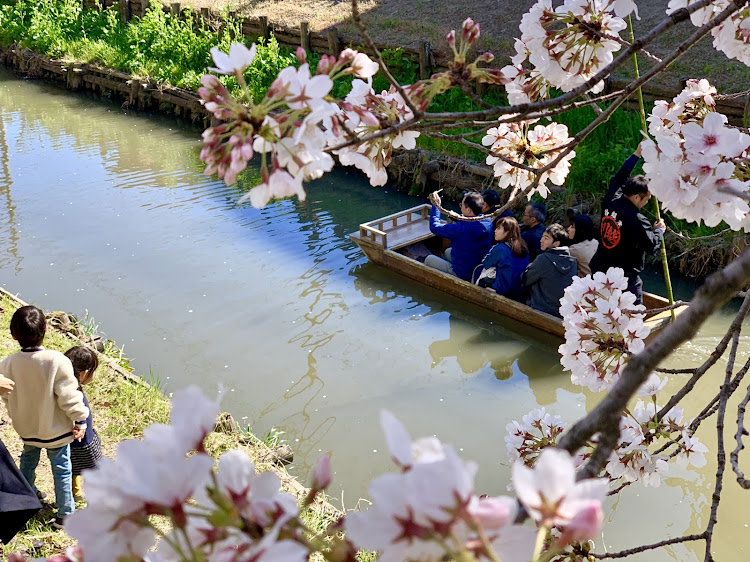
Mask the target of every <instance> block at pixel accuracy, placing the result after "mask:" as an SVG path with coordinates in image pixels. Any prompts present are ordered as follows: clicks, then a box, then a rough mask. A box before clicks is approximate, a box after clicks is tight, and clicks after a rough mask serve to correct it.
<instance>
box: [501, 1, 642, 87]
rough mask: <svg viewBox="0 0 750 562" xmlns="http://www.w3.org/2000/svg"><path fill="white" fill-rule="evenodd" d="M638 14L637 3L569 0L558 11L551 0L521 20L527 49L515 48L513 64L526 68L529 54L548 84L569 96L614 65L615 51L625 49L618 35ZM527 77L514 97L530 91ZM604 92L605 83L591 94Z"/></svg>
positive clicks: (536, 5)
mask: <svg viewBox="0 0 750 562" xmlns="http://www.w3.org/2000/svg"><path fill="white" fill-rule="evenodd" d="M634 10H635V2H633V1H632V0H565V2H563V4H562V5H560V6H558V7H557V8H553V6H552V0H539V1H538V2H537V3H536V4H534V6H532V8H531V9H530V10H529V11H528V12H527V13H526V14H524V16H523V18H522V19H521V38H520V43H522V44H523V47H520V46H519V45H518V44H517V45H516V52H517V53H518V54H517V58H516V59H515V60H514V61H513V66H515V67H516V68H522V66H523V65H522V61H523V59H522V58H521V57H520V55H521V53H523V52H525V53H526V56H527V57H528V61H529V63H530V64H531V66H532V67H533V69H534V70H535V71H536V72H537V73H538V74H539V75H540V76H541V77H543V78H544V80H546V81H547V82H549V83H550V84H551V85H552V86H554V87H556V88H559V89H561V90H563V91H564V92H568V91H570V90H573V89H574V88H577V87H578V86H581V85H582V84H585V83H586V82H588V81H589V80H590V79H591V78H593V77H594V76H595V75H596V74H597V73H598V72H599V71H600V70H602V69H603V68H604V67H606V66H607V65H608V64H609V63H611V62H612V60H613V55H612V53H614V52H616V51H618V50H619V49H620V48H621V44H620V37H619V34H620V32H621V31H622V30H624V29H625V28H626V27H627V26H626V24H625V21H624V20H623V19H622V18H623V17H625V16H626V15H628V14H630V13H631V12H633V11H634ZM506 68H507V67H506ZM510 73H511V70H510V69H508V74H509V75H510ZM526 76H527V77H526V79H525V80H523V79H520V80H517V81H516V82H515V84H514V86H513V87H512V89H513V90H515V92H514V93H516V92H517V91H518V89H519V88H520V89H521V90H525V89H531V88H529V79H530V78H531V75H526ZM524 85H526V86H527V88H524ZM603 88H604V83H603V82H602V81H600V82H598V83H597V84H595V85H594V87H593V88H591V90H590V91H591V92H593V93H596V92H600V91H601V90H602V89H603ZM509 94H510V89H509Z"/></svg>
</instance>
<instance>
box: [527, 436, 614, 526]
mask: <svg viewBox="0 0 750 562" xmlns="http://www.w3.org/2000/svg"><path fill="white" fill-rule="evenodd" d="M607 487H608V484H607V480H605V479H603V478H595V479H588V480H581V481H580V482H576V477H575V466H574V464H573V459H572V458H571V456H570V455H569V454H568V453H567V452H566V451H563V450H560V449H553V448H549V449H545V450H544V451H542V454H541V455H539V458H538V459H537V461H536V462H535V463H534V468H533V469H530V468H527V467H526V466H525V465H524V464H523V463H521V462H516V463H514V464H513V488H514V489H515V491H516V494H517V495H518V499H519V501H520V502H521V503H522V504H523V505H524V507H525V508H526V510H527V511H528V512H529V514H530V515H531V516H532V517H533V518H534V519H535V520H537V521H539V522H541V524H542V525H545V526H548V527H549V526H553V525H562V526H565V525H567V524H568V523H570V522H571V521H572V520H573V519H574V518H575V517H576V515H578V513H579V512H580V511H581V510H582V509H585V508H588V507H589V506H590V505H591V502H592V501H598V502H599V503H601V501H602V500H603V498H604V495H605V494H606V493H607Z"/></svg>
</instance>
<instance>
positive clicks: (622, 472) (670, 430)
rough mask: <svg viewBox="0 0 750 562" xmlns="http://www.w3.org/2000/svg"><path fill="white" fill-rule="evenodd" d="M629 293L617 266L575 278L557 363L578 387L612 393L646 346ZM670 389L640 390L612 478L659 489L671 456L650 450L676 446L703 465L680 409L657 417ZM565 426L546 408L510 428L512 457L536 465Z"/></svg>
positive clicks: (614, 457)
mask: <svg viewBox="0 0 750 562" xmlns="http://www.w3.org/2000/svg"><path fill="white" fill-rule="evenodd" d="M708 95H709V94H707V93H706V94H705V96H708ZM705 96H704V97H705ZM699 98H700V99H699ZM682 102H683V103H684V106H683V111H685V112H692V113H694V114H697V113H700V112H701V111H703V109H701V108H702V107H703V104H705V103H706V100H705V99H704V98H703V97H700V96H697V95H690V96H688V95H685V96H683V99H682ZM626 289H627V279H626V278H625V276H624V272H623V271H622V270H621V269H619V268H611V269H609V270H608V271H607V272H606V273H603V272H600V273H596V274H594V276H593V277H592V276H586V277H583V278H578V277H577V278H575V279H574V280H573V284H572V285H571V286H570V287H568V289H566V291H565V295H564V297H563V299H562V300H561V301H560V313H561V315H562V316H563V318H564V320H563V322H564V325H565V343H564V344H562V345H561V346H560V348H559V351H560V354H561V359H560V362H561V363H562V365H563V366H564V367H565V368H566V369H567V370H569V371H571V380H572V381H573V383H575V384H578V385H581V386H585V387H587V388H589V389H591V390H593V391H594V392H601V391H606V390H609V389H610V388H611V386H612V385H613V384H614V383H615V382H617V380H618V379H619V377H620V375H621V373H622V369H623V368H624V366H625V365H626V364H627V362H628V359H629V357H630V355H631V354H634V353H638V352H640V351H641V350H642V349H643V348H644V345H645V344H644V339H645V338H646V337H647V336H648V335H649V333H650V328H649V327H648V325H647V324H644V317H645V309H644V307H643V306H642V305H639V306H636V305H635V304H634V302H635V298H634V296H633V294H632V293H630V292H628V291H627V290H626ZM666 384H667V378H666V377H663V378H660V377H659V376H658V375H656V374H651V376H650V377H649V378H648V380H647V381H646V382H645V383H644V384H643V386H642V387H641V388H640V390H639V396H641V397H644V398H647V400H646V401H644V400H640V401H638V402H637V403H636V404H635V407H634V408H633V409H632V410H631V411H629V412H626V413H625V414H624V415H623V416H622V418H621V420H620V439H619V442H618V444H617V447H616V448H615V450H614V451H613V452H612V454H611V457H610V459H609V461H608V463H607V465H606V468H605V471H606V474H607V475H608V476H609V477H610V478H611V479H622V480H624V481H626V482H635V481H639V482H641V483H642V484H643V485H645V486H658V485H659V484H660V483H661V476H662V475H664V474H666V473H667V472H668V464H667V461H668V460H669V456H668V455H667V454H658V453H655V452H653V451H655V450H657V449H658V448H659V447H660V446H662V445H664V444H665V443H672V444H675V443H677V444H678V447H679V448H678V450H677V452H676V463H677V464H678V465H679V466H682V467H685V466H687V465H688V464H692V465H693V466H696V467H701V466H704V465H705V464H706V460H705V457H704V453H706V452H707V451H708V449H707V448H706V446H705V445H703V444H702V443H701V442H700V441H699V440H698V438H697V437H695V436H694V435H693V434H692V431H690V429H689V425H690V423H689V421H683V411H682V408H680V407H679V406H674V407H673V408H672V409H671V410H669V412H667V413H666V414H665V415H664V416H663V417H661V418H659V417H658V416H657V412H658V411H659V410H660V409H661V407H660V406H658V405H657V402H656V395H657V393H658V392H659V391H661V390H662V389H663V388H664V387H665V386H666ZM565 425H566V424H565V422H563V420H562V419H561V418H560V417H559V416H554V415H551V414H549V413H547V412H546V410H545V409H544V408H541V409H537V410H534V411H532V412H530V413H529V414H527V415H526V416H524V417H523V420H522V423H518V422H517V421H513V422H511V423H509V424H508V425H507V427H506V431H507V435H506V437H505V443H506V448H507V450H508V457H509V459H510V460H511V461H513V462H515V461H519V460H520V461H523V462H524V463H526V464H527V465H530V464H532V463H533V462H534V461H535V459H536V458H537V457H538V456H539V455H540V453H543V452H544V451H545V450H547V448H548V447H552V446H554V445H555V444H556V442H557V438H558V436H559V435H560V434H561V433H562V432H563V430H564V428H565ZM595 445H596V442H595V441H592V442H590V443H588V445H587V447H586V448H584V449H583V450H582V451H581V452H580V453H579V454H578V456H577V457H576V464H578V463H580V462H583V460H584V459H585V458H586V457H588V456H589V455H590V454H591V451H592V450H593V447H594V446H595Z"/></svg>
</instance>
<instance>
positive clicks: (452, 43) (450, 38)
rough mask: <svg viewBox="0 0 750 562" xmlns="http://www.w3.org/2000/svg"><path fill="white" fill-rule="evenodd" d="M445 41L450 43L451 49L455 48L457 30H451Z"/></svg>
mask: <svg viewBox="0 0 750 562" xmlns="http://www.w3.org/2000/svg"><path fill="white" fill-rule="evenodd" d="M445 40H446V41H447V42H448V46H449V47H453V46H455V44H456V30H455V29H451V31H450V33H448V35H446V36H445Z"/></svg>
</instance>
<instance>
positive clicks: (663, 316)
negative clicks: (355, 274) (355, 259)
mask: <svg viewBox="0 0 750 562" xmlns="http://www.w3.org/2000/svg"><path fill="white" fill-rule="evenodd" d="M429 221H430V205H427V204H425V205H420V206H418V207H413V208H411V209H407V210H405V211H401V212H399V213H395V214H393V215H388V216H387V217H383V218H380V219H376V220H374V221H370V222H367V223H364V224H361V225H360V226H359V231H358V232H353V233H352V234H350V235H349V238H351V239H352V240H353V241H354V242H355V243H356V244H357V245H358V246H359V247H360V248H361V249H362V251H363V252H364V253H365V255H366V256H367V257H368V259H369V260H370V261H372V262H373V263H376V264H378V265H382V266H383V267H386V268H388V269H390V270H392V271H395V272H397V273H400V274H401V275H405V276H406V277H409V278H411V279H414V280H416V281H419V282H421V283H424V284H425V285H427V286H429V287H433V288H435V289H439V290H441V291H444V292H446V293H448V294H450V295H453V296H456V297H458V298H460V299H463V300H466V301H468V302H471V303H474V304H476V305H479V306H481V307H483V308H485V309H488V310H491V311H494V312H496V313H498V314H500V315H502V316H507V317H509V318H513V319H515V320H518V321H520V322H522V323H524V324H527V325H529V326H532V327H534V328H537V329H539V330H542V331H544V332H547V333H549V334H553V335H555V336H558V337H560V338H562V337H564V335H565V329H564V328H563V323H562V321H561V320H560V319H559V318H557V317H555V316H551V315H549V314H546V313H544V312H539V311H538V310H534V309H533V308H530V307H528V306H526V305H525V304H521V303H519V302H516V301H514V300H512V299H509V298H507V297H503V296H501V295H498V294H497V293H496V292H494V291H488V290H486V289H483V288H481V287H478V286H477V285H474V284H472V283H469V282H467V281H464V280H463V279H459V278H458V277H455V276H453V275H449V274H447V273H443V272H442V271H438V270H437V269H433V268H431V267H428V266H426V265H424V264H423V263H421V262H419V261H417V260H416V259H413V258H411V257H409V256H408V255H407V252H406V248H407V247H408V246H410V245H412V244H415V243H417V242H425V243H427V244H430V243H433V244H434V243H435V242H439V241H440V240H441V239H440V238H439V237H437V236H435V235H434V234H432V232H430V222H429ZM643 304H644V305H645V306H646V308H647V309H658V308H663V307H665V306H667V305H668V304H669V302H668V301H667V299H665V298H663V297H660V296H658V295H654V294H652V293H645V292H644V293H643ZM686 308H687V306H683V307H680V308H677V309H676V310H675V314H679V313H681V312H682V311H684V310H685V309H686ZM671 319H672V314H671V312H669V311H661V312H654V313H653V314H649V315H647V317H646V323H647V324H649V325H650V326H651V334H652V335H653V334H655V333H656V332H657V331H658V330H660V329H661V328H663V327H664V326H666V325H667V324H668V323H669V322H670V321H671Z"/></svg>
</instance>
